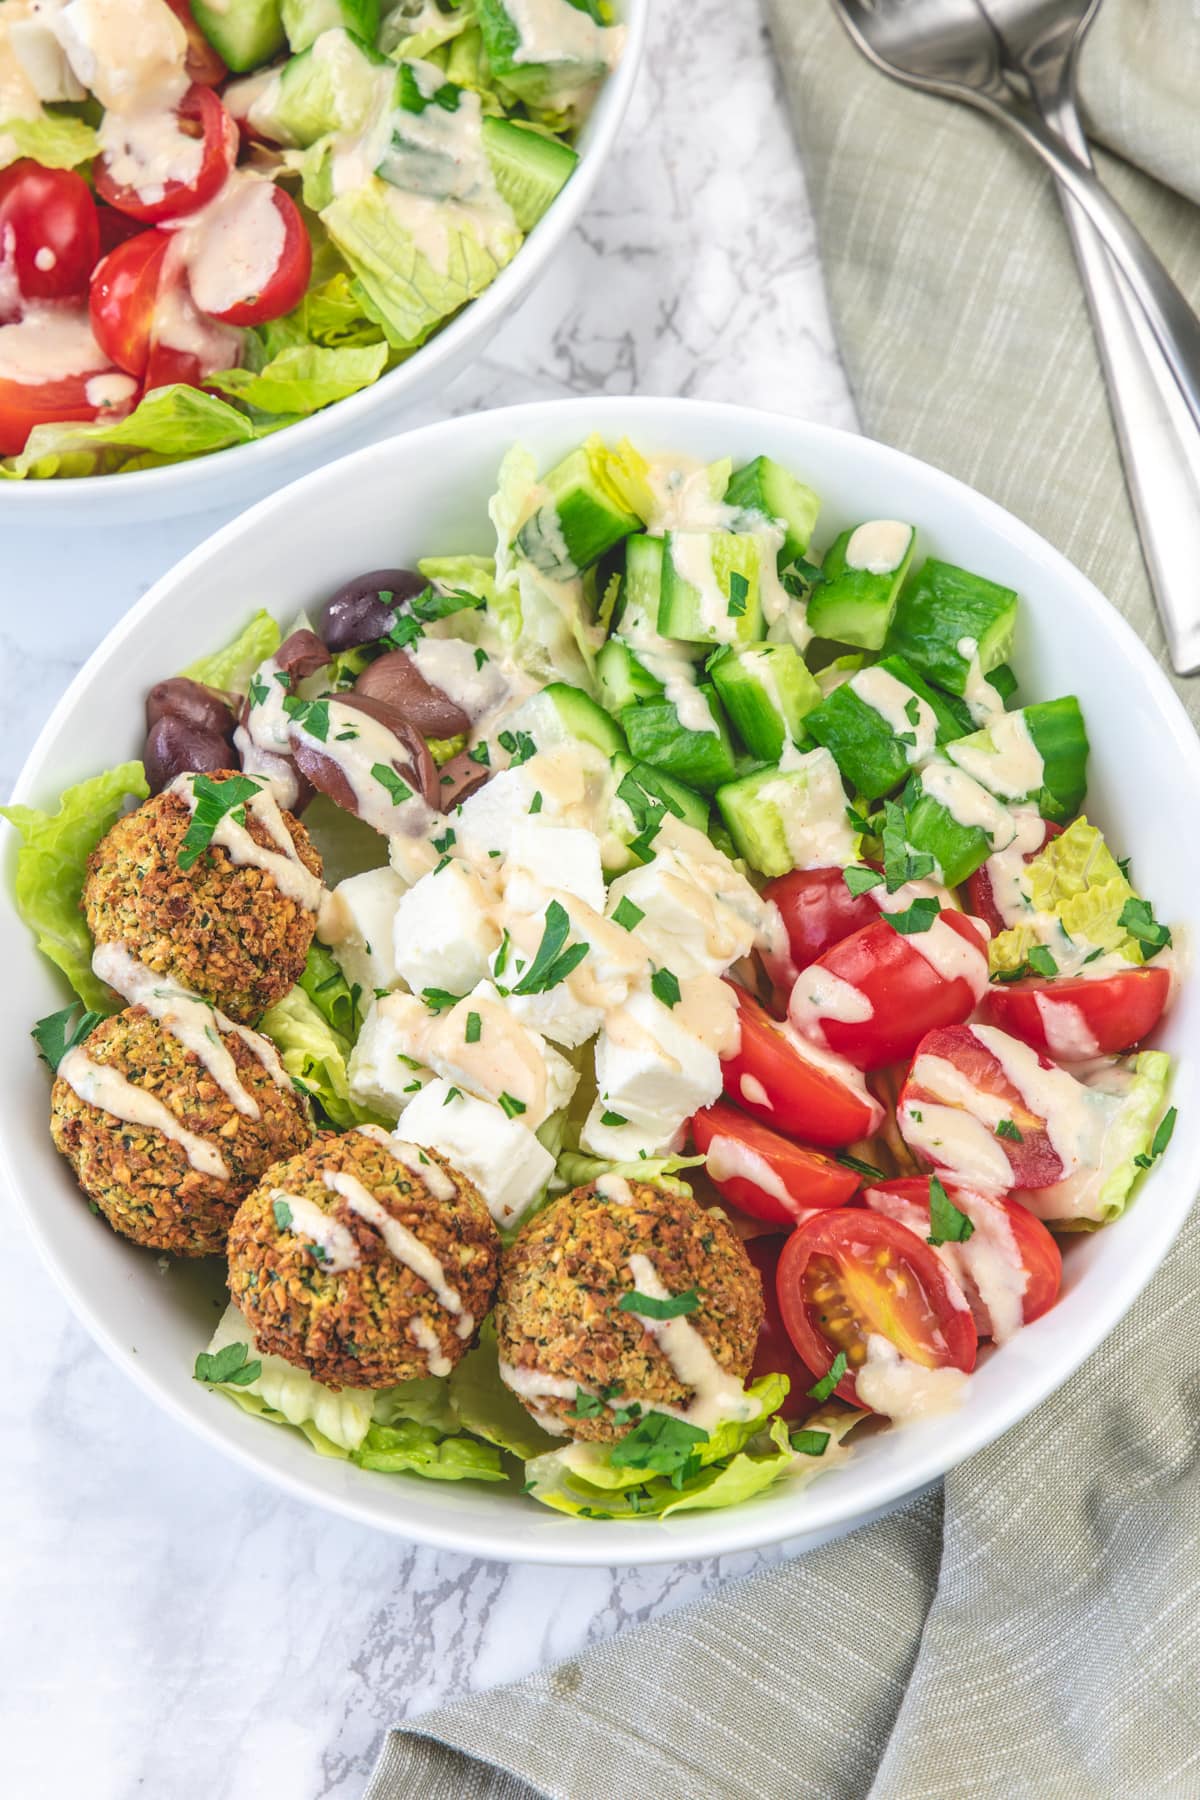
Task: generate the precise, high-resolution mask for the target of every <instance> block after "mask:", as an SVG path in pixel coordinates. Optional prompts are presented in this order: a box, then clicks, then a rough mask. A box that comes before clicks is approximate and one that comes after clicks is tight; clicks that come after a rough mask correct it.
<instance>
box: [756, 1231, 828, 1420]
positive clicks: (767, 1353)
mask: <svg viewBox="0 0 1200 1800" xmlns="http://www.w3.org/2000/svg"><path fill="white" fill-rule="evenodd" d="M786 1243H787V1238H786V1236H784V1235H783V1234H781V1233H779V1232H770V1233H769V1234H767V1235H766V1236H764V1237H756V1238H748V1239H747V1240H746V1245H745V1249H746V1254H747V1256H748V1257H749V1258H750V1261H751V1262H752V1263H753V1264H754V1266H755V1268H756V1269H757V1270H758V1273H759V1275H760V1277H761V1279H762V1289H763V1306H764V1312H763V1322H762V1328H761V1330H760V1331H759V1334H758V1343H757V1345H756V1346H755V1350H754V1361H753V1363H752V1364H751V1367H750V1379H751V1381H758V1380H760V1379H761V1377H762V1376H764V1375H786V1376H787V1378H788V1397H787V1399H786V1400H785V1401H784V1403H783V1407H782V1412H783V1416H784V1418H785V1419H802V1418H804V1417H805V1416H806V1415H807V1414H808V1413H810V1412H811V1411H812V1410H813V1407H814V1406H815V1405H816V1402H815V1401H814V1400H810V1399H808V1398H807V1395H808V1390H809V1388H810V1387H811V1386H812V1384H813V1378H812V1375H811V1373H810V1371H809V1369H808V1366H807V1364H805V1363H803V1362H801V1360H800V1358H799V1356H798V1355H797V1354H796V1346H795V1345H794V1344H793V1342H792V1340H791V1338H790V1337H789V1336H788V1334H787V1331H786V1329H785V1328H784V1323H783V1314H782V1313H781V1312H780V1310H779V1295H778V1293H777V1292H776V1282H777V1273H778V1269H779V1256H780V1252H781V1251H782V1249H783V1247H784V1245H785V1244H786Z"/></svg>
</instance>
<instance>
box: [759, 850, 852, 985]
mask: <svg viewBox="0 0 1200 1800" xmlns="http://www.w3.org/2000/svg"><path fill="white" fill-rule="evenodd" d="M763 899H764V900H773V901H774V902H775V904H776V906H777V907H778V908H779V913H780V917H781V918H782V919H783V923H784V928H785V930H786V931H787V937H788V945H789V947H790V949H791V953H792V963H793V965H794V967H795V968H796V969H797V970H799V969H807V967H808V965H809V963H811V962H815V961H816V960H817V958H818V956H820V955H822V954H823V953H824V952H825V951H826V950H829V949H831V948H832V946H833V945H834V944H837V943H840V942H841V940H842V938H844V937H849V936H850V933H851V932H852V931H859V930H861V928H862V927H863V926H864V925H870V924H873V923H874V921H875V920H876V919H877V918H878V917H879V908H878V907H877V906H876V904H875V902H874V901H873V900H872V899H871V896H870V894H859V895H857V896H856V895H854V894H852V893H851V892H850V889H849V888H848V887H847V886H846V880H845V876H844V874H843V871H842V870H841V869H793V871H792V873H791V874H790V875H780V876H779V877H778V878H777V879H776V880H775V881H768V883H767V885H766V887H765V888H764V889H763Z"/></svg>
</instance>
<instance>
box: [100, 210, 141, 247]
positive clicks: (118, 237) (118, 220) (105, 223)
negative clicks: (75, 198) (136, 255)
mask: <svg viewBox="0 0 1200 1800" xmlns="http://www.w3.org/2000/svg"><path fill="white" fill-rule="evenodd" d="M96 217H97V218H98V219H99V221H100V254H101V256H107V255H108V253H109V251H110V250H115V249H116V247H117V245H118V244H123V243H124V242H125V240H126V238H131V237H137V236H138V234H139V232H140V231H141V229H142V222H141V220H140V219H131V218H130V217H129V214H128V213H119V212H118V211H117V210H116V208H115V207H113V206H98V207H97V208H96Z"/></svg>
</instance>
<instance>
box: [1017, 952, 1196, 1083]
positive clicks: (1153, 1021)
mask: <svg viewBox="0 0 1200 1800" xmlns="http://www.w3.org/2000/svg"><path fill="white" fill-rule="evenodd" d="M1170 992H1171V977H1170V974H1169V973H1168V971H1167V970H1166V969H1158V968H1154V967H1153V966H1150V967H1147V968H1130V969H1127V970H1126V969H1118V970H1116V971H1115V972H1114V973H1113V974H1111V975H1097V976H1096V977H1094V978H1089V977H1087V976H1082V975H1080V976H1068V977H1066V978H1063V977H1059V978H1058V979H1056V980H1051V981H1037V980H1031V981H1013V982H1007V983H1004V984H999V983H994V984H993V985H992V987H990V988H989V989H988V996H987V1000H986V1002H985V1009H986V1012H987V1016H988V1018H989V1019H990V1020H991V1021H992V1023H993V1025H999V1026H1000V1028H1001V1029H1002V1030H1003V1031H1011V1032H1012V1034H1013V1036H1014V1037H1019V1038H1022V1039H1024V1041H1025V1043H1027V1044H1032V1045H1033V1047H1034V1049H1035V1050H1041V1051H1042V1052H1043V1053H1044V1054H1045V1055H1047V1056H1053V1057H1055V1058H1057V1060H1058V1061H1059V1062H1066V1063H1070V1062H1083V1061H1085V1060H1086V1058H1088V1057H1089V1056H1115V1055H1116V1054H1117V1053H1118V1051H1121V1050H1128V1049H1129V1048H1130V1046H1131V1045H1133V1044H1139V1043H1140V1042H1141V1041H1142V1039H1143V1038H1144V1037H1146V1036H1147V1035H1148V1034H1149V1033H1150V1032H1151V1031H1153V1030H1154V1027H1155V1026H1156V1025H1157V1024H1158V1021H1159V1020H1160V1019H1161V1017H1162V1015H1163V1009H1164V1007H1165V1006H1166V1004H1167V1000H1168V998H1169V996H1170Z"/></svg>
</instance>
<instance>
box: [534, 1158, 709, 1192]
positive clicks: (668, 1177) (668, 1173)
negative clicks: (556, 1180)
mask: <svg viewBox="0 0 1200 1800" xmlns="http://www.w3.org/2000/svg"><path fill="white" fill-rule="evenodd" d="M703 1162H704V1158H703V1157H702V1156H656V1157H646V1158H644V1159H639V1160H638V1161H637V1162H627V1163H618V1162H605V1160H604V1158H603V1157H601V1156H587V1155H585V1153H584V1152H583V1151H582V1150H564V1151H563V1152H562V1154H561V1155H560V1157H559V1158H558V1167H557V1173H558V1175H559V1177H560V1179H561V1180H563V1181H565V1182H566V1184H567V1186H568V1187H569V1188H576V1187H584V1186H585V1185H586V1184H587V1183H588V1182H589V1181H598V1180H599V1179H600V1177H601V1175H620V1176H624V1178H625V1180H626V1181H652V1182H653V1183H654V1184H655V1186H656V1187H662V1188H666V1189H667V1190H668V1192H670V1193H675V1194H681V1193H682V1194H690V1193H691V1191H692V1190H691V1189H690V1188H689V1187H688V1185H687V1183H686V1181H675V1180H673V1179H672V1177H673V1176H675V1175H677V1174H678V1173H679V1171H680V1169H694V1168H697V1167H698V1166H700V1165H701V1164H703Z"/></svg>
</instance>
